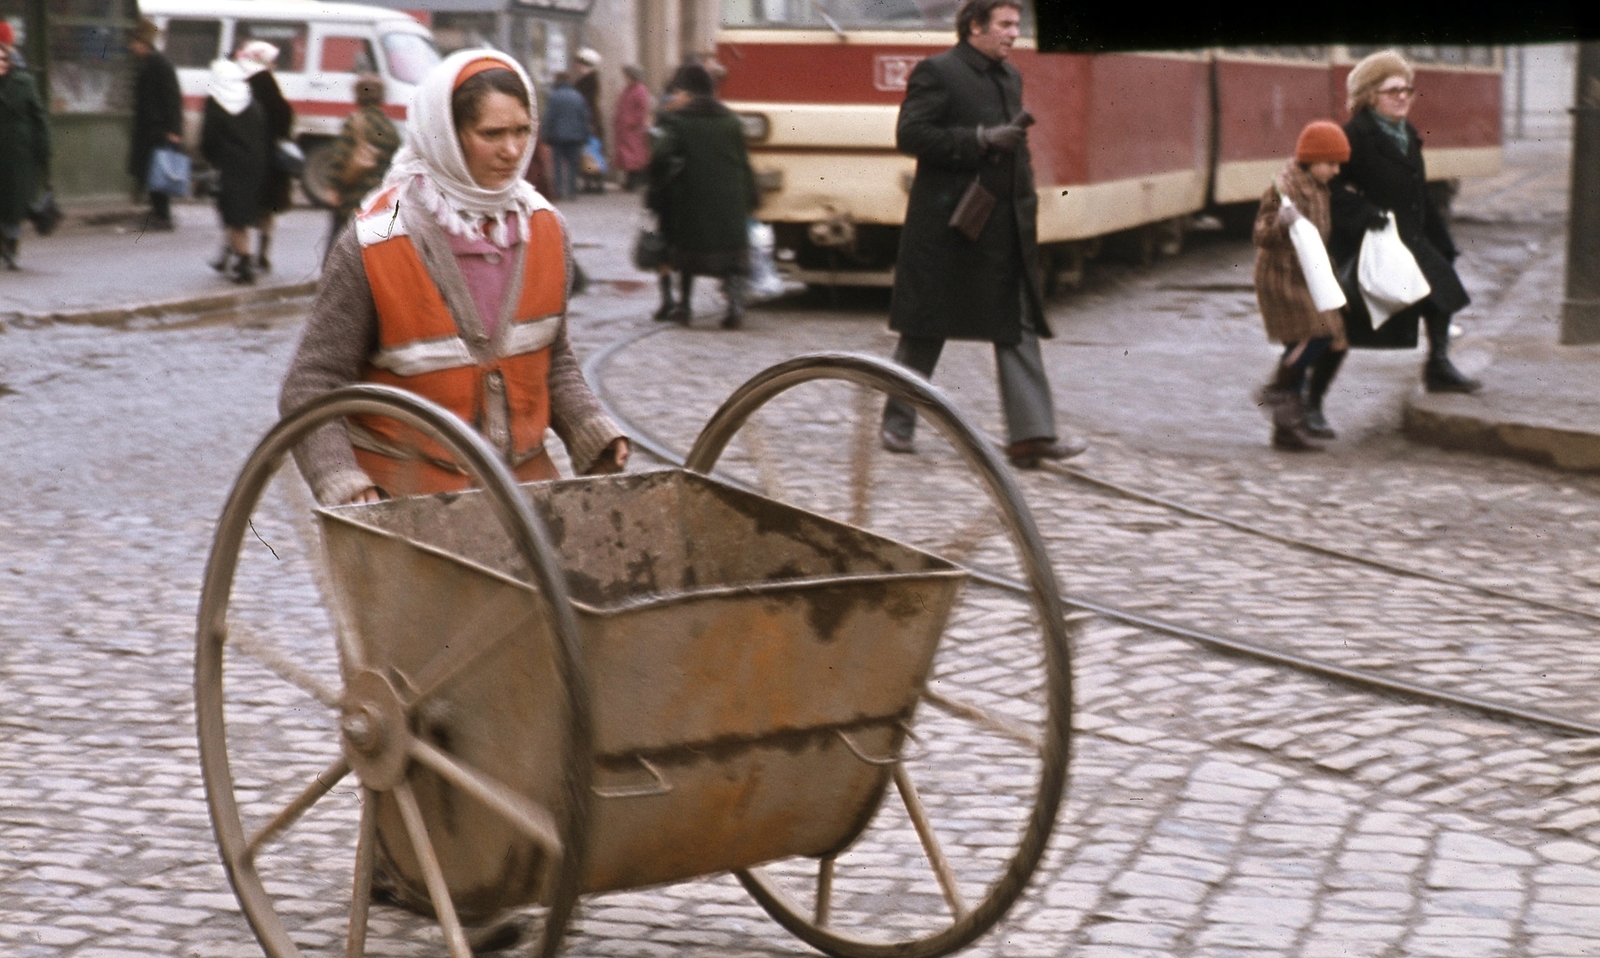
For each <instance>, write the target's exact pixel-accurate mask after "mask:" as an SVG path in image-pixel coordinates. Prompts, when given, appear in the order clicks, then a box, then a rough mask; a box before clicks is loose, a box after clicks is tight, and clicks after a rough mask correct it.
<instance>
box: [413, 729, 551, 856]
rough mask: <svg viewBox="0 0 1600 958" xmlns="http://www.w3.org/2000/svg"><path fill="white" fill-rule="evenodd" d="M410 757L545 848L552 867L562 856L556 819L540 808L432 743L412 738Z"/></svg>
mask: <svg viewBox="0 0 1600 958" xmlns="http://www.w3.org/2000/svg"><path fill="white" fill-rule="evenodd" d="M407 751H408V752H409V753H410V755H411V757H412V758H414V759H416V760H417V761H418V762H420V763H421V764H423V765H426V766H427V767H428V768H429V769H431V770H432V771H433V772H435V773H436V774H437V775H438V776H439V777H440V778H443V779H445V780H447V781H448V782H450V784H452V785H454V786H456V787H457V788H459V789H461V790H462V791H464V792H466V793H467V794H469V795H471V796H472V797H474V798H476V799H477V800H478V801H480V802H483V803H484V804H485V805H487V806H489V807H490V808H491V809H493V810H494V811H496V812H497V813H499V814H500V816H501V817H503V818H505V819H506V820H507V821H509V822H510V823H511V824H513V825H515V826H516V827H517V828H520V829H521V830H522V832H523V833H524V834H526V835H527V836H528V837H529V838H531V839H533V840H534V841H536V842H538V843H539V844H540V845H543V846H544V849H545V854H546V855H548V856H549V857H550V861H551V864H552V866H554V863H555V862H556V861H558V860H559V859H560V857H561V854H562V848H561V836H560V832H559V831H558V830H557V828H556V822H555V819H553V818H551V817H550V814H549V813H548V812H546V811H545V810H544V809H542V808H540V807H539V806H538V805H536V804H534V803H533V802H531V801H529V800H528V799H526V798H523V797H522V796H521V795H518V794H517V793H516V792H513V791H512V790H511V789H509V788H507V787H506V786H505V785H503V784H501V783H500V782H497V781H495V780H494V779H492V778H489V777H487V776H485V775H483V774H482V773H480V772H478V771H477V770H476V769H473V768H469V767H468V766H466V765H463V764H462V763H461V762H460V761H459V760H458V759H457V758H456V757H455V756H453V755H451V754H449V753H448V752H444V751H441V750H440V749H438V748H437V747H435V746H434V745H432V744H430V743H429V742H426V741H424V740H423V739H420V738H413V739H412V740H411V742H410V745H409V747H408V749H407Z"/></svg>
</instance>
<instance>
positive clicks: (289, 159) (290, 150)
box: [272, 140, 306, 176]
mask: <svg viewBox="0 0 1600 958" xmlns="http://www.w3.org/2000/svg"><path fill="white" fill-rule="evenodd" d="M272 166H273V169H276V170H277V171H278V172H279V173H284V174H287V175H288V176H299V175H300V174H301V173H304V172H305V169H306V155H305V153H304V152H302V151H301V149H300V147H299V146H298V145H297V144H296V143H295V142H294V141H293V140H279V141H278V142H277V143H275V144H273V147H272Z"/></svg>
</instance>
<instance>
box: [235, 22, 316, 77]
mask: <svg viewBox="0 0 1600 958" xmlns="http://www.w3.org/2000/svg"><path fill="white" fill-rule="evenodd" d="M306 33H307V30H306V25H305V24H304V23H295V22H293V21H288V20H240V21H239V25H238V26H237V27H235V28H234V31H233V49H234V52H236V53H237V52H238V50H239V48H240V47H242V46H244V45H245V44H246V43H249V42H250V41H251V40H265V41H267V42H268V43H270V44H272V45H273V46H275V47H277V48H278V62H277V63H275V64H273V66H272V68H273V69H274V70H275V71H277V72H278V73H303V72H305V68H306Z"/></svg>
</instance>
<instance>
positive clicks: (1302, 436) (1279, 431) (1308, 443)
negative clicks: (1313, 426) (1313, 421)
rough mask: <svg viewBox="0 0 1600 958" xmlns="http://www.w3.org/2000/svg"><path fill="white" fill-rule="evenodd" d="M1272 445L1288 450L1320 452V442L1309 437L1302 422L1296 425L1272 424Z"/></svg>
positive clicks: (1309, 434)
mask: <svg viewBox="0 0 1600 958" xmlns="http://www.w3.org/2000/svg"><path fill="white" fill-rule="evenodd" d="M1272 447H1273V448H1274V449H1283V450H1287V451H1289V452H1321V451H1322V443H1320V442H1317V441H1316V440H1315V439H1313V438H1312V437H1311V433H1310V432H1308V431H1307V430H1306V427H1305V425H1304V424H1301V425H1297V426H1273V427H1272Z"/></svg>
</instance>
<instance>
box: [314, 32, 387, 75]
mask: <svg viewBox="0 0 1600 958" xmlns="http://www.w3.org/2000/svg"><path fill="white" fill-rule="evenodd" d="M377 69H378V59H377V57H375V56H373V54H372V42H371V41H369V40H368V39H367V38H365V37H323V38H322V72H324V73H371V72H374V71H376V70H377Z"/></svg>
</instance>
